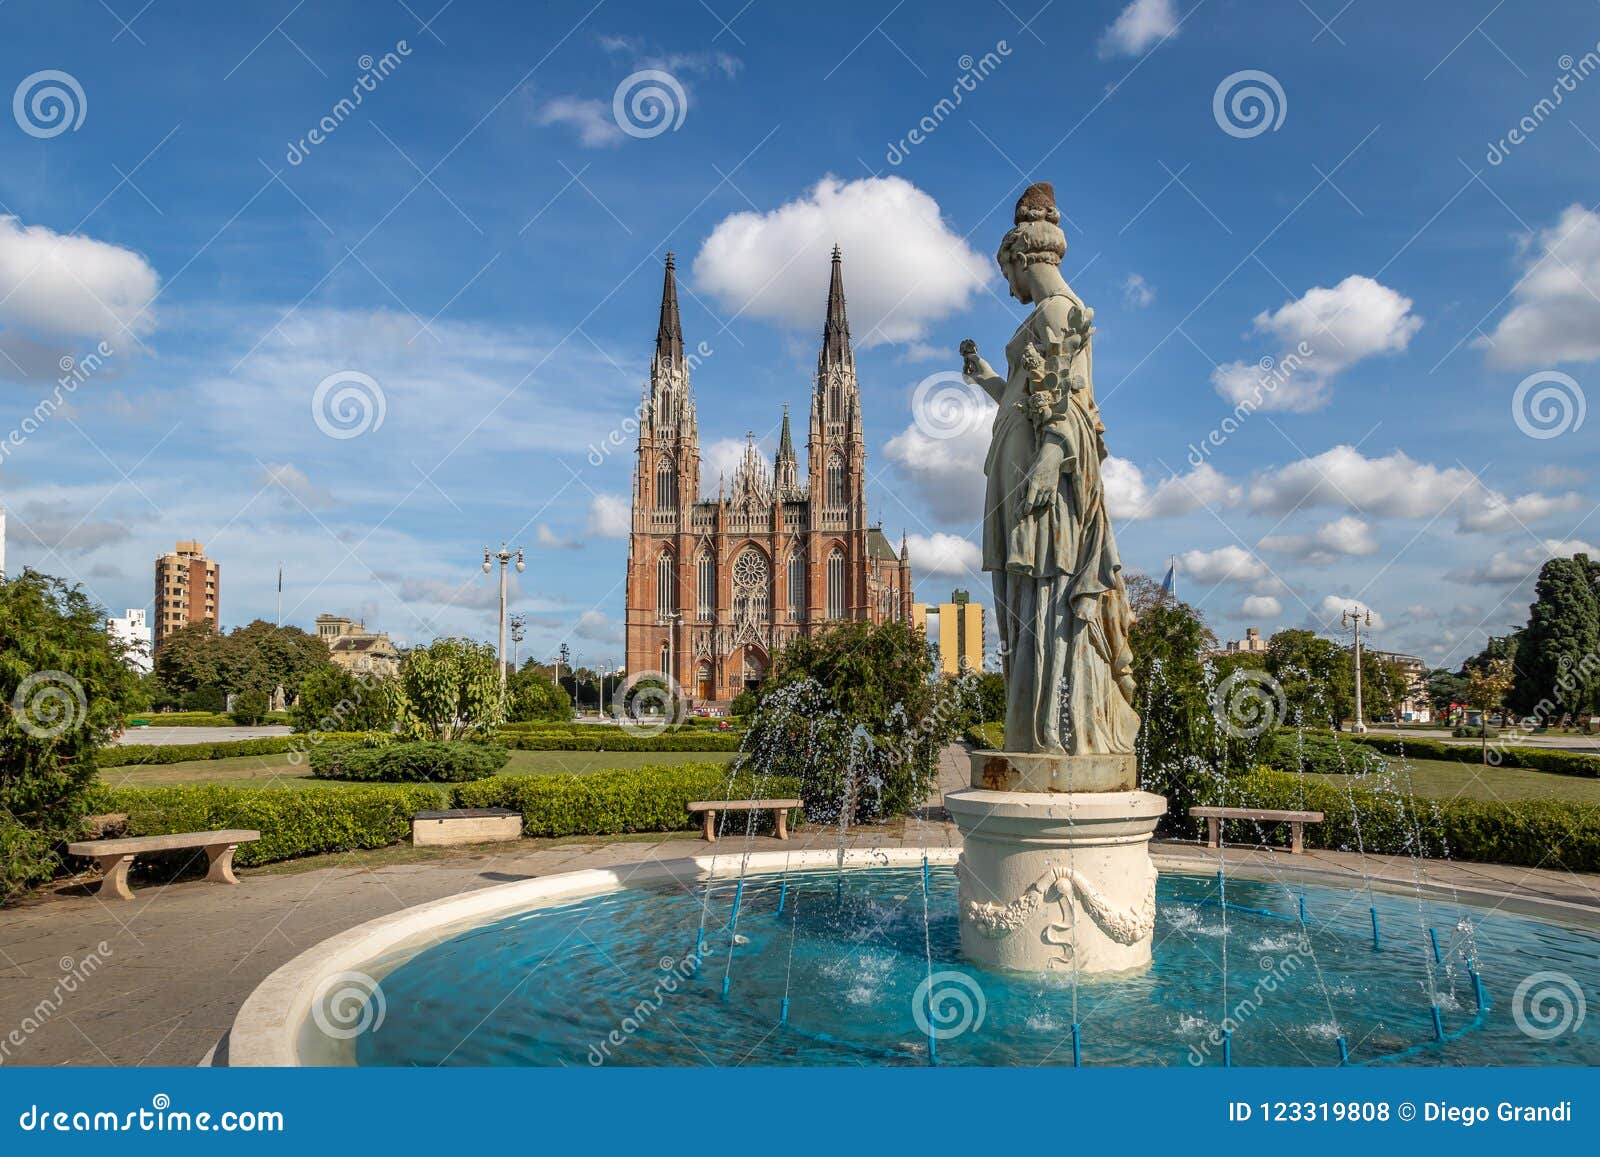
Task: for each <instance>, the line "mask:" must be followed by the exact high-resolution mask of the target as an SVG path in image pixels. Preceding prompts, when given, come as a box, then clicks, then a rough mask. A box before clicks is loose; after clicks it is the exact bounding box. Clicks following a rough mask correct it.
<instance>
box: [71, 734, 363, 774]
mask: <svg viewBox="0 0 1600 1157" xmlns="http://www.w3.org/2000/svg"><path fill="white" fill-rule="evenodd" d="M320 739H321V742H322V743H325V744H326V743H351V742H358V741H361V740H364V739H366V733H365V732H361V731H345V732H327V733H324V734H323V735H322V736H320ZM312 746H313V745H312V744H311V743H310V742H309V741H308V740H307V738H306V737H305V736H303V735H267V736H263V737H262V738H260V739H228V740H223V741H221V742H218V743H150V744H128V745H127V746H124V747H102V748H101V749H100V750H99V751H97V752H96V753H95V761H96V762H97V763H98V764H99V765H100V766H101V767H137V766H143V765H146V764H158V763H160V764H165V763H188V762H189V761H190V760H195V759H231V758H233V757H234V756H237V755H282V754H283V753H284V752H286V751H304V750H308V749H309V748H311V747H312Z"/></svg>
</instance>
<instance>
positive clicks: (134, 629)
mask: <svg viewBox="0 0 1600 1157" xmlns="http://www.w3.org/2000/svg"><path fill="white" fill-rule="evenodd" d="M106 634H108V635H110V636H111V637H112V638H113V639H116V640H118V641H119V642H122V643H125V644H127V646H128V654H127V660H128V666H130V667H132V668H133V669H134V670H135V671H137V672H139V674H141V675H148V674H149V673H150V625H149V624H148V623H147V622H145V617H144V610H143V608H141V607H129V608H128V611H127V613H126V614H124V615H123V616H122V618H120V619H107V620H106Z"/></svg>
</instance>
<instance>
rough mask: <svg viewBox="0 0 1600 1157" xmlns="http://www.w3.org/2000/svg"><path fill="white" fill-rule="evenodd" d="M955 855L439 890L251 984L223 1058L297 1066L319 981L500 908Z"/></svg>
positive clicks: (765, 857) (601, 871)
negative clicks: (655, 886)
mask: <svg viewBox="0 0 1600 1157" xmlns="http://www.w3.org/2000/svg"><path fill="white" fill-rule="evenodd" d="M960 854H961V850H960V849H959V848H951V847H928V848H920V847H911V848H864V849H856V850H851V851H848V852H846V853H845V854H844V860H843V863H842V864H841V863H840V859H839V853H838V851H837V850H835V849H814V850H809V851H794V852H751V853H749V854H748V855H745V854H742V853H737V852H721V853H716V854H712V853H706V854H704V855H698V856H686V857H683V858H681V859H675V860H658V861H646V862H640V863H633V864H622V865H618V866H617V867H614V868H588V869H580V870H578V871H575V872H559V873H556V874H554V875H550V876H539V877H535V878H534V879H530V880H517V881H513V882H512V883H508V884H497V885H494V886H492V887H488V888H480V889H478V890H476V891H473V892H467V893H464V894H459V895H453V896H443V897H440V898H439V899H437V900H430V901H428V902H427V903H425V904H418V905H416V906H415V907H411V908H405V909H402V910H401V911H399V912H391V913H389V914H388V915H385V916H379V917H377V918H375V919H372V920H368V921H366V922H365V923H363V924H357V925H356V926H355V927H353V928H349V929H346V930H345V931H343V932H340V933H338V934H337V935H335V936H330V937H329V938H328V939H326V940H323V941H321V942H320V943H318V944H314V945H313V946H312V947H310V948H308V949H306V950H305V951H304V952H302V953H300V954H299V955H298V956H295V957H293V958H292V959H290V960H289V961H288V962H287V963H285V964H282V965H280V966H279V967H278V968H277V969H275V970H274V971H273V972H272V973H270V974H269V975H268V976H267V978H266V979H265V980H263V981H262V982H261V983H260V984H258V985H256V987H255V988H254V989H253V990H252V991H251V993H250V995H249V996H248V997H246V998H245V1002H244V1004H243V1005H242V1006H240V1008H239V1011H238V1013H237V1015H235V1017H234V1019H233V1025H232V1027H231V1028H230V1029H229V1031H228V1038H227V1042H228V1043H227V1058H228V1059H227V1063H228V1065H229V1066H230V1067H241V1068H251V1067H271V1068H295V1067H298V1066H300V1065H302V1064H304V1063H305V1061H304V1060H303V1059H302V1058H301V1056H300V1048H299V1038H300V1033H301V1030H302V1028H303V1027H304V1025H305V1024H306V1022H307V1020H308V1019H309V1018H310V1016H311V1002H312V997H313V995H314V994H315V992H316V990H317V987H318V985H319V984H320V983H321V982H322V981H323V980H325V979H327V978H329V977H332V976H335V975H337V974H338V973H341V972H347V971H359V970H362V968H363V966H366V967H368V968H370V967H372V966H373V964H374V962H375V961H379V960H381V959H383V958H385V957H390V958H394V957H395V956H396V954H397V953H399V952H401V951H402V950H404V949H408V948H413V947H414V948H415V949H416V950H418V951H420V950H421V949H422V948H425V947H427V946H428V945H429V944H433V943H437V942H439V941H440V940H443V939H446V938H448V937H449V936H452V935H455V934H457V933H458V932H461V931H464V930H465V929H467V928H470V927H473V926H476V925H478V924H484V923H488V922H490V921H492V920H495V919H497V918H499V917H502V916H507V915H511V914H513V913H517V912H525V911H528V910H530V909H534V908H541V907H548V906H551V905H554V904H558V903H564V902H567V901H570V900H578V899H584V898H587V897H590V896H599V895H605V894H607V893H611V892H619V891H622V890H624V889H626V888H631V887H635V886H637V885H640V884H648V883H658V882H661V881H665V880H677V881H679V882H684V883H690V882H705V881H707V880H712V879H716V880H733V879H736V878H737V877H738V876H739V875H740V873H741V870H742V871H743V872H746V873H760V872H781V871H785V870H787V871H795V872H802V871H817V870H819V869H829V868H835V867H842V868H843V869H845V870H847V871H854V870H862V869H869V868H909V867H917V866H920V865H921V864H922V862H923V860H924V858H926V859H927V862H928V863H929V864H933V865H937V866H939V867H946V866H950V865H953V864H954V863H955V862H956V860H957V859H958V858H959V857H960ZM741 865H742V869H741Z"/></svg>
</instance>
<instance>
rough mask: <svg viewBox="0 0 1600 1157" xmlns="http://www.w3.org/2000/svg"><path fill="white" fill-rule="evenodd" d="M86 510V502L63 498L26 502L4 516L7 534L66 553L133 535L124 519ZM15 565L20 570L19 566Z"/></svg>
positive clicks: (18, 540) (14, 539)
mask: <svg viewBox="0 0 1600 1157" xmlns="http://www.w3.org/2000/svg"><path fill="white" fill-rule="evenodd" d="M85 511H88V512H89V513H92V511H90V508H88V507H87V506H83V505H79V504H78V503H75V502H71V501H66V500H56V501H50V500H41V501H30V502H26V503H24V504H23V505H22V508H21V509H20V510H17V509H13V510H12V511H11V512H10V517H9V518H8V519H7V520H6V538H7V540H8V541H10V542H12V543H16V544H22V545H38V546H42V547H44V548H46V549H48V550H52V551H62V552H65V553H68V554H88V553H89V552H90V551H93V550H98V549H99V548H100V547H102V546H115V545H116V544H117V543H119V542H125V541H127V540H128V539H129V538H131V537H132V533H131V532H130V531H129V529H128V527H127V524H126V523H124V522H120V521H111V520H107V519H99V520H97V519H94V518H92V517H90V516H89V513H84V512H85ZM13 566H15V564H14V563H13ZM16 569H17V570H19V571H20V569H21V568H20V567H17V568H16ZM47 569H48V568H47Z"/></svg>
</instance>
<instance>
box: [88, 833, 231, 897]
mask: <svg viewBox="0 0 1600 1157" xmlns="http://www.w3.org/2000/svg"><path fill="white" fill-rule="evenodd" d="M260 838H261V833H260V832H256V831H249V830H247V829H244V828H228V829H224V830H222V831H217V832H180V833H178V834H175V835H170V836H123V837H120V838H118V839H114V840H78V841H76V842H75V843H70V844H68V845H67V854H68V855H73V856H84V857H86V858H88V859H91V860H95V861H96V862H98V863H99V865H100V870H101V871H102V872H103V873H105V876H104V878H103V879H102V880H101V881H100V890H99V892H98V893H96V894H97V895H100V896H105V897H108V898H110V899H114V900H131V899H133V891H132V889H130V888H129V887H128V869H129V868H131V867H132V866H133V858H134V857H135V856H141V855H144V854H146V853H148V852H176V851H181V850H183V849H184V848H204V849H205V853H206V860H207V862H208V867H207V869H206V879H208V880H211V881H213V882H214V883H218V884H237V883H238V882H239V879H238V877H237V876H235V875H234V874H233V853H234V849H235V848H237V847H238V846H239V845H240V844H248V843H253V842H254V841H256V840H259V839H260Z"/></svg>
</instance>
